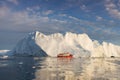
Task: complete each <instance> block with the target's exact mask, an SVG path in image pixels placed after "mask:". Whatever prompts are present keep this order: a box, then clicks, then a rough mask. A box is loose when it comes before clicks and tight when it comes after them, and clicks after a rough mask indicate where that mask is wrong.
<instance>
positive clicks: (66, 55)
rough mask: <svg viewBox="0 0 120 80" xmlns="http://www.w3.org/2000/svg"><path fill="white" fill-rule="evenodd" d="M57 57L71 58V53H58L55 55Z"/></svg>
mask: <svg viewBox="0 0 120 80" xmlns="http://www.w3.org/2000/svg"><path fill="white" fill-rule="evenodd" d="M57 57H58V58H72V57H73V55H72V54H70V53H60V54H58V55H57Z"/></svg>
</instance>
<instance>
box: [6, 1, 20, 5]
mask: <svg viewBox="0 0 120 80" xmlns="http://www.w3.org/2000/svg"><path fill="white" fill-rule="evenodd" d="M7 1H8V2H11V3H13V4H15V5H18V4H19V3H18V1H17V0H7Z"/></svg>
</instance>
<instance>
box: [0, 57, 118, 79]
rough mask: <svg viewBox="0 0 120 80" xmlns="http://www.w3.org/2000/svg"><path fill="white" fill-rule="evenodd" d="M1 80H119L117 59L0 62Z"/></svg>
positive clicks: (24, 58) (32, 59) (25, 59)
mask: <svg viewBox="0 0 120 80" xmlns="http://www.w3.org/2000/svg"><path fill="white" fill-rule="evenodd" d="M0 80H120V58H73V59H60V58H50V57H41V58H39V57H12V58H8V59H0Z"/></svg>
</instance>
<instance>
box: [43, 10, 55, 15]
mask: <svg viewBox="0 0 120 80" xmlns="http://www.w3.org/2000/svg"><path fill="white" fill-rule="evenodd" d="M52 13H53V10H47V11H44V12H43V15H49V14H52Z"/></svg>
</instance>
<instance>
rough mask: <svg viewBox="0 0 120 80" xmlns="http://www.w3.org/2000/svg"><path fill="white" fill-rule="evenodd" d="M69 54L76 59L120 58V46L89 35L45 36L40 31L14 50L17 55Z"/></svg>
mask: <svg viewBox="0 0 120 80" xmlns="http://www.w3.org/2000/svg"><path fill="white" fill-rule="evenodd" d="M64 52H69V53H71V54H73V55H74V57H111V56H114V57H120V46H116V45H113V44H112V43H107V42H103V43H102V44H100V43H99V42H98V41H92V40H91V39H90V38H89V36H88V35H87V34H85V33H84V34H76V33H71V32H67V33H66V34H65V35H63V34H60V33H55V34H50V35H45V34H43V33H40V32H39V31H36V32H32V33H30V34H29V35H28V36H27V37H25V38H24V39H22V40H21V41H20V42H19V43H18V44H17V45H16V47H15V48H14V50H13V53H14V54H15V55H36V56H38V55H39V56H47V55H48V56H51V57H56V56H57V54H59V53H64Z"/></svg>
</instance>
